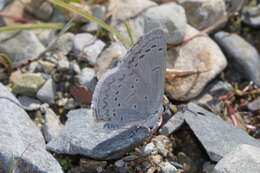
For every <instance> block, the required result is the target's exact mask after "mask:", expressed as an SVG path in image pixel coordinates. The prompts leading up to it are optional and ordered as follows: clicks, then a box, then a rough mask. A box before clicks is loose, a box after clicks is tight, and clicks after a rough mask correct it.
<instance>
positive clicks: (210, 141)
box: [168, 103, 260, 162]
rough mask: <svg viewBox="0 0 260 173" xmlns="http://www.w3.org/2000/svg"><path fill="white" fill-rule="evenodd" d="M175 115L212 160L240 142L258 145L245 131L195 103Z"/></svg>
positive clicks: (226, 152)
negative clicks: (186, 126)
mask: <svg viewBox="0 0 260 173" xmlns="http://www.w3.org/2000/svg"><path fill="white" fill-rule="evenodd" d="M175 116H176V117H178V119H179V121H180V120H181V119H182V120H183V122H184V121H185V123H186V124H187V125H188V126H189V128H190V129H191V130H192V131H193V133H194V135H195V136H196V137H197V139H198V140H199V141H200V143H201V145H202V146H203V148H204V149H205V151H206V152H207V154H208V156H209V158H210V159H211V160H212V161H216V162H217V161H219V160H220V159H222V158H223V157H224V156H225V155H226V154H228V153H229V152H231V151H232V150H233V149H234V148H235V147H237V146H238V145H240V144H249V145H253V146H256V147H260V143H259V141H257V140H256V139H254V138H253V137H251V136H249V135H248V134H247V133H246V132H245V131H243V130H242V129H239V128H236V127H234V126H232V125H231V124H229V123H227V122H225V121H223V120H222V119H221V118H220V117H218V116H217V115H215V114H213V113H211V112H208V111H206V110H205V109H203V108H201V107H199V106H197V105H196V104H193V103H190V104H188V107H187V108H186V109H184V112H178V113H177V114H176V115H175ZM172 128H173V129H174V127H172ZM175 129H176V128H175ZM168 133H171V131H169V132H168Z"/></svg>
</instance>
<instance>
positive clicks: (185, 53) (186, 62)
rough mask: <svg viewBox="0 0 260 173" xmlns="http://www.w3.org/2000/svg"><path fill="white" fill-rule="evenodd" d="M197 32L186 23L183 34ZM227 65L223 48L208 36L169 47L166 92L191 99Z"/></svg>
mask: <svg viewBox="0 0 260 173" xmlns="http://www.w3.org/2000/svg"><path fill="white" fill-rule="evenodd" d="M196 34H198V31H197V30H196V29H194V28H192V27H188V28H187V33H186V36H185V38H190V37H192V36H194V35H196ZM226 66H227V60H226V58H225V56H224V55H223V53H222V51H221V50H220V48H219V47H218V45H216V43H215V42H214V41H213V40H211V39H210V38H209V37H207V36H200V37H196V38H194V39H192V40H190V41H189V42H187V43H186V44H184V45H181V46H178V47H173V48H170V49H169V50H168V57H167V68H168V71H167V73H166V93H167V94H168V95H169V96H170V97H171V98H172V99H175V100H180V101H185V100H190V99H191V98H194V97H196V96H198V95H199V94H200V93H201V91H203V89H204V87H205V86H206V85H207V84H208V83H209V82H210V81H211V80H212V79H214V78H215V77H216V76H217V75H218V74H219V73H220V72H222V71H223V70H224V69H225V67H226ZM171 69H173V71H171ZM175 71H176V72H179V74H178V73H176V72H175Z"/></svg>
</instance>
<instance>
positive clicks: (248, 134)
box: [0, 0, 260, 173]
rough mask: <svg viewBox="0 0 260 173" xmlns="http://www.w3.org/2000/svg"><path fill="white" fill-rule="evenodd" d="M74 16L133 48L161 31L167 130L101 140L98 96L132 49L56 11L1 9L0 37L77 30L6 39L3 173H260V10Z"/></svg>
mask: <svg viewBox="0 0 260 173" xmlns="http://www.w3.org/2000/svg"><path fill="white" fill-rule="evenodd" d="M66 2H69V1H66ZM70 4H71V5H73V6H77V7H79V8H80V9H83V10H85V11H86V12H88V13H90V14H92V15H93V16H95V17H97V18H99V19H102V20H104V21H106V23H108V24H109V25H110V26H112V27H114V28H115V29H116V30H118V31H120V33H121V34H122V35H123V36H124V38H128V40H131V39H132V40H133V42H136V41H137V40H138V38H139V37H140V36H142V35H143V34H145V33H147V32H149V31H151V30H153V29H154V28H157V27H160V28H162V29H163V31H164V33H165V35H166V38H167V43H168V45H167V46H168V48H167V70H166V76H165V78H166V81H165V97H164V103H163V106H164V113H163V115H162V118H163V121H162V123H161V124H160V127H159V128H158V129H157V130H156V132H154V133H151V131H148V130H147V129H146V128H142V127H140V128H130V129H119V130H111V131H108V130H106V129H102V128H101V125H100V124H99V123H97V122H96V121H95V120H94V118H93V116H92V112H91V110H90V104H91V100H92V94H93V92H94V90H95V86H96V84H97V82H98V80H99V79H100V78H101V76H102V75H103V74H104V73H105V72H106V71H107V70H108V69H111V68H113V67H115V66H116V65H117V64H118V62H119V61H120V58H122V57H123V56H124V55H125V54H126V52H127V49H128V48H129V47H127V46H126V45H125V43H124V42H122V40H121V41H120V40H119V39H118V38H117V37H115V36H114V35H113V33H111V32H108V31H106V30H105V29H104V28H102V27H101V26H99V25H98V24H97V23H95V22H93V21H92V22H89V21H87V20H86V19H84V18H83V17H80V16H78V15H75V14H73V13H71V12H68V11H66V10H65V9H62V8H61V7H57V6H55V5H53V4H52V3H51V1H50V2H49V1H44V0H14V1H12V0H2V1H0V25H1V26H8V25H11V24H14V23H25V24H30V23H36V22H39V21H41V22H59V23H64V24H67V25H68V23H70V22H71V21H73V23H74V24H75V25H73V26H72V27H70V29H68V30H65V29H62V30H58V29H44V30H43V29H38V30H32V29H30V30H23V31H19V32H1V33H0V82H1V83H0V109H1V111H0V173H2V172H3V173H5V172H15V173H28V172H37V173H38V172H39V173H62V172H68V173H92V172H99V173H101V172H119V173H127V172H137V173H144V172H147V173H155V172H162V173H245V172H250V173H259V172H260V165H259V162H260V141H259V138H260V88H259V86H260V56H259V53H258V52H259V50H260V32H259V28H260V2H259V1H257V0H248V1H246V0H214V1H213V0H196V1H194V0H110V1H109V0H96V1H91V2H90V1H84V0H82V1H81V3H79V2H76V1H75V2H74V1H73V2H72V1H71V2H70ZM72 19H73V20H72ZM67 25H65V26H67ZM129 33H131V34H129ZM130 35H131V36H130ZM100 129H102V130H100Z"/></svg>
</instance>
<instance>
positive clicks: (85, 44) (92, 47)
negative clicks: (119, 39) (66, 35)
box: [74, 33, 105, 65]
mask: <svg viewBox="0 0 260 173" xmlns="http://www.w3.org/2000/svg"><path fill="white" fill-rule="evenodd" d="M104 47H105V43H104V42H103V41H101V40H97V38H96V37H95V36H93V35H91V34H88V33H81V34H77V35H76V36H75V39H74V52H75V53H76V55H77V56H78V58H79V59H81V60H87V61H88V62H89V63H90V64H92V65H95V64H96V61H97V57H98V55H99V54H100V53H101V51H102V50H103V48H104Z"/></svg>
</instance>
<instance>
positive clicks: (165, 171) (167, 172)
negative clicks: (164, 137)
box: [159, 162, 178, 173]
mask: <svg viewBox="0 0 260 173" xmlns="http://www.w3.org/2000/svg"><path fill="white" fill-rule="evenodd" d="M159 167H160V168H161V172H162V173H177V172H178V170H177V168H175V166H173V165H172V164H171V163H169V162H161V163H160V164H159Z"/></svg>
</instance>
